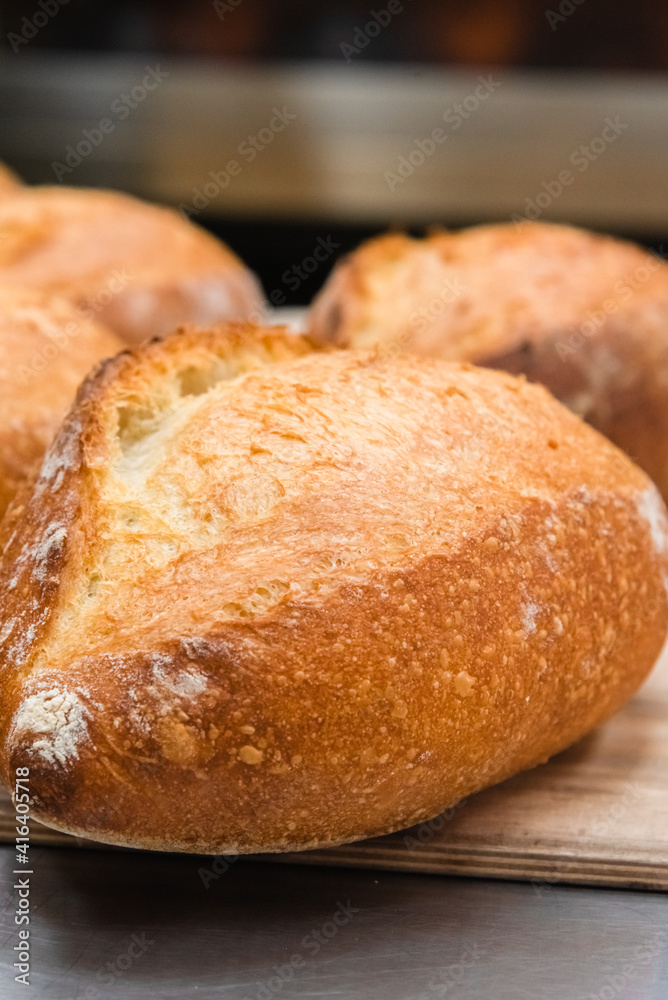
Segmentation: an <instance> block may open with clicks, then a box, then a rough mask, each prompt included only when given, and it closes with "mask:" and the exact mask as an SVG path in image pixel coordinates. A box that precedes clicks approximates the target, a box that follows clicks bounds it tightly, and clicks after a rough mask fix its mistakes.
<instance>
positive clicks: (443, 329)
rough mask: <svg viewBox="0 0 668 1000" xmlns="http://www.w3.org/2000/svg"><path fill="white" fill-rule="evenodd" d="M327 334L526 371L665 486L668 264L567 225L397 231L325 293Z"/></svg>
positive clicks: (321, 330) (317, 313)
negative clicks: (416, 234)
mask: <svg viewBox="0 0 668 1000" xmlns="http://www.w3.org/2000/svg"><path fill="white" fill-rule="evenodd" d="M310 325H311V330H312V334H313V336H314V337H315V338H316V339H318V340H319V341H322V342H326V343H334V344H338V345H339V346H346V347H370V346H379V347H381V348H383V349H390V350H408V351H415V352H417V353H419V354H423V355H426V356H433V357H440V358H447V359H449V360H460V361H472V362H474V363H475V364H480V365H485V366H488V367H492V368H504V369H506V370H507V371H511V372H515V373H519V372H522V373H524V374H526V375H527V377H528V378H529V379H531V380H532V381H536V382H542V383H543V384H544V385H546V386H547V387H548V388H549V389H550V390H551V391H552V392H553V393H554V394H555V395H556V396H557V397H558V398H559V399H560V400H561V401H562V402H564V403H565V404H566V405H567V406H568V407H569V408H570V409H572V410H573V411H574V412H576V413H578V414H579V415H580V416H582V417H583V418H584V419H586V420H587V421H588V422H589V423H591V424H593V426H595V427H596V428H597V429H598V430H600V431H602V433H604V434H605V435H606V436H607V437H609V438H610V439H611V440H612V441H614V442H615V444H617V445H619V446H620V447H621V448H623V449H624V450H625V451H626V452H627V453H628V454H629V455H630V456H631V457H632V458H633V459H634V460H635V461H636V462H638V464H639V465H641V467H642V468H644V469H645V471H646V472H648V473H649V475H650V476H651V477H652V479H654V481H655V482H656V483H657V485H658V486H659V488H660V490H661V491H662V493H663V495H664V497H667V498H668V265H666V264H665V263H663V262H662V261H661V260H660V259H659V258H658V257H657V256H655V255H652V254H650V253H648V252H647V251H645V250H642V249H641V248H640V247H637V246H634V245H633V244H631V243H625V242H622V241H620V240H614V239H611V238H609V237H603V236H598V235H595V234H593V233H588V232H585V231H583V230H578V229H572V228H570V227H567V226H557V225H548V224H542V223H525V224H523V225H521V226H519V227H518V226H514V225H493V226H480V227H476V228H473V229H468V230H464V231H463V232H459V233H450V232H436V233H434V234H432V235H431V236H429V237H427V238H426V239H422V240H418V239H411V238H410V237H408V236H402V235H398V234H392V235H389V236H384V237H380V238H379V239H375V240H371V241H369V242H368V243H366V244H365V245H363V246H362V247H360V248H359V249H358V250H357V251H356V252H355V253H353V254H351V255H350V256H349V257H347V258H345V259H344V260H343V261H342V262H341V263H340V264H339V265H338V266H337V267H336V269H335V271H334V273H333V275H332V277H331V278H330V280H329V282H328V283H327V285H326V286H325V288H324V289H323V291H322V292H321V294H320V296H319V297H318V298H317V299H316V302H315V303H314V306H313V310H312V314H311V321H310Z"/></svg>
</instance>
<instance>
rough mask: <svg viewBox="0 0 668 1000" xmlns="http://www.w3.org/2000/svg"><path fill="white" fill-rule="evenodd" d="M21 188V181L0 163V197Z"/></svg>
mask: <svg viewBox="0 0 668 1000" xmlns="http://www.w3.org/2000/svg"><path fill="white" fill-rule="evenodd" d="M20 187H21V181H20V180H19V178H18V177H17V176H16V174H15V173H14V171H13V170H10V169H9V167H6V166H5V164H4V163H0V197H2V196H3V195H5V194H8V193H10V192H12V191H16V190H17V189H18V188H20Z"/></svg>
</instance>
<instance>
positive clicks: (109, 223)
mask: <svg viewBox="0 0 668 1000" xmlns="http://www.w3.org/2000/svg"><path fill="white" fill-rule="evenodd" d="M0 231H2V233H3V236H4V238H3V240H2V243H0V282H1V283H3V284H10V285H12V286H14V287H27V288H38V289H42V290H44V291H48V292H52V293H55V294H59V295H62V296H64V297H66V298H69V299H70V300H71V301H72V302H74V303H75V304H76V305H78V306H80V307H82V308H85V309H88V310H93V312H94V313H95V314H96V316H97V318H98V319H99V320H100V321H101V322H102V323H104V324H105V325H107V326H108V327H110V328H111V329H112V330H114V331H115V332H116V333H117V334H118V335H119V336H120V337H122V338H123V339H124V340H125V341H127V342H128V343H130V344H137V343H141V342H143V341H145V340H147V339H149V338H151V337H159V336H165V335H166V334H168V333H171V332H172V331H173V330H174V329H176V327H177V326H179V325H180V324H182V323H186V322H191V323H198V324H201V325H207V324H211V323H216V322H220V321H221V320H245V319H249V318H251V317H255V318H256V319H259V318H260V317H261V316H262V315H263V312H264V299H263V295H262V292H261V289H260V286H259V284H258V282H257V279H256V278H255V276H254V275H253V274H252V273H251V272H250V271H249V270H248V269H247V268H246V267H245V266H244V265H243V264H242V263H241V261H240V260H239V259H238V258H237V257H236V256H235V255H234V254H233V253H232V252H231V251H230V250H229V249H228V248H227V247H226V246H225V245H224V244H223V243H221V242H220V241H219V240H217V239H215V238H214V237H213V236H211V235H210V234H209V233H207V232H205V231H204V230H203V229H200V228H199V227H198V226H196V225H194V224H193V223H191V222H189V221H188V220H186V219H184V218H183V217H182V216H181V215H179V213H178V212H175V211H173V210H172V209H167V208H161V207H158V206H156V205H150V204H148V203H146V202H142V201H139V200H138V199H135V198H132V197H130V196H128V195H125V194H120V193H118V192H114V191H99V190H95V191H93V190H85V189H81V188H65V187H58V188H56V187H33V188H20V189H18V191H17V192H16V193H15V194H14V195H13V196H12V197H11V198H7V199H3V201H2V204H0Z"/></svg>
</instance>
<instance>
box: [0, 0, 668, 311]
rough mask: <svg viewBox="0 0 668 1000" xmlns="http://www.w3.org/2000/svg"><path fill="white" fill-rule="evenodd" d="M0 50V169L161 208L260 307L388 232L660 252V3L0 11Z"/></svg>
mask: <svg viewBox="0 0 668 1000" xmlns="http://www.w3.org/2000/svg"><path fill="white" fill-rule="evenodd" d="M0 45H1V48H0V158H1V159H4V160H5V161H6V162H7V163H9V164H10V165H11V166H12V167H13V168H14V169H16V170H17V171H18V172H19V173H20V174H21V175H22V176H23V177H24V178H25V179H26V180H28V181H31V182H35V183H49V184H59V183H61V184H68V185H69V184H72V185H90V186H109V187H116V188H120V189H123V190H127V191H130V192H133V193H136V194H139V195H141V196H144V197H147V198H150V199H153V200H156V201H161V202H166V203H168V204H172V205H174V206H177V207H178V208H179V209H180V210H181V211H182V212H183V213H184V214H186V215H188V216H189V217H190V218H192V219H194V220H195V221H197V222H198V223H200V224H203V225H205V226H207V227H209V228H211V229H212V230H214V231H215V232H217V233H218V234H219V235H221V236H222V237H223V238H224V239H226V240H227V241H228V242H229V243H230V245H231V246H232V247H233V248H234V249H235V250H237V252H238V253H240V254H241V256H242V257H243V258H244V259H245V260H246V261H247V262H248V263H249V264H250V266H251V267H253V268H254V269H255V270H256V271H257V272H258V273H259V274H260V276H261V278H262V280H263V282H264V284H265V288H266V290H267V293H268V294H269V295H270V296H271V297H272V298H273V301H274V302H275V304H281V305H283V304H298V303H304V302H307V301H308V300H309V299H310V298H311V296H312V295H313V293H314V292H315V291H316V290H317V288H318V287H319V286H320V285H321V284H322V282H323V281H324V280H325V278H326V276H327V273H328V271H329V269H330V268H331V266H332V264H333V262H334V260H335V259H336V257H337V256H339V255H340V254H341V253H343V252H345V251H346V250H347V249H349V248H352V247H353V246H355V245H356V244H357V243H358V242H359V241H360V240H361V239H362V238H364V237H366V236H368V235H371V234H372V233H376V232H380V231H383V230H385V229H387V228H388V227H403V228H408V229H410V230H413V231H421V230H423V229H424V228H425V227H429V226H431V225H442V226H461V225H467V224H471V223H476V222H482V221H488V220H506V221H507V220H514V221H515V222H521V221H522V220H523V219H525V218H540V219H546V220H548V219H549V220H559V221H570V222H575V223H578V224H582V225H587V226H591V227H592V228H596V229H600V230H606V231H610V232H615V233H618V234H620V235H623V236H627V237H631V238H635V239H638V240H640V241H642V242H644V243H646V244H648V245H652V246H654V247H656V248H657V249H661V248H662V247H663V241H664V239H665V241H666V246H665V247H663V252H664V253H665V252H668V184H667V183H666V180H667V176H668V171H667V164H668V4H665V3H664V2H662V0H636V2H635V3H633V4H629V3H628V2H623V0H503V2H494V0H440V2H439V0H379V2H378V3H376V4H371V3H368V2H367V3H358V2H335V0H320V2H319V3H317V4H314V3H307V2H306V0H286V2H282V3H270V2H268V0H190V2H185V0H161V2H158V0H143V2H142V0H140V2H135V3H122V2H117V0H116V2H112V0H23V2H18V0H5V2H4V3H3V4H2V9H1V11H0ZM316 251H317V252H316Z"/></svg>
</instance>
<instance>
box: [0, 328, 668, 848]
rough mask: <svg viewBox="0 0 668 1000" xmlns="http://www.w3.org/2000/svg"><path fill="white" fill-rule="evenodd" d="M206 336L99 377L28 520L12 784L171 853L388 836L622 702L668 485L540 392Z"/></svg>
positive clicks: (636, 677) (7, 654)
mask: <svg viewBox="0 0 668 1000" xmlns="http://www.w3.org/2000/svg"><path fill="white" fill-rule="evenodd" d="M305 351H306V347H305V345H304V344H303V342H301V341H299V340H298V339H295V338H294V337H290V336H289V335H287V334H286V333H283V332H281V331H280V330H278V329H275V330H273V331H272V330H264V331H263V330H253V329H248V328H243V327H238V328H234V327H230V328H222V329H219V330H217V331H215V330H214V331H212V332H209V333H202V332H199V333H197V332H192V331H190V332H183V333H180V334H178V335H175V336H172V337H170V338H167V339H166V340H164V341H162V342H157V343H153V344H150V345H147V346H145V347H144V348H141V349H139V350H136V351H134V352H129V353H125V354H121V355H119V356H118V357H116V358H115V359H113V360H111V361H109V362H107V363H106V364H105V365H103V366H102V368H101V369H100V370H99V371H98V373H97V374H96V375H95V376H94V377H92V378H90V379H88V381H87V382H86V383H85V384H84V385H83V387H82V389H81V390H80V393H79V396H78V400H77V403H76V405H75V406H74V408H73V409H72V411H71V412H70V414H69V417H68V419H67V421H66V422H65V424H64V426H63V428H62V429H61V431H60V433H59V435H58V437H57V439H56V441H55V443H54V446H53V448H52V449H51V450H50V452H49V453H48V455H47V457H46V459H45V462H44V466H43V468H42V472H41V476H40V478H39V480H38V481H37V483H36V485H35V488H34V492H33V493H32V495H31V496H30V497H29V498H26V499H25V500H23V501H21V502H19V501H16V502H15V504H14V505H13V506H12V508H11V509H10V512H9V513H8V515H7V518H6V519H5V525H4V539H5V540H4V545H3V548H4V554H3V559H2V565H1V567H0V588H1V589H2V592H3V593H4V595H5V598H4V601H3V607H2V610H1V612H0V638H1V639H2V643H3V646H2V651H1V660H0V662H1V663H2V675H1V682H2V692H3V697H2V699H1V701H0V741H1V746H2V753H1V754H0V758H1V759H2V762H3V765H2V766H3V769H4V776H5V780H6V781H7V782H11V780H12V777H13V775H14V772H15V768H16V767H18V766H22V767H29V768H30V792H31V795H32V796H33V798H34V806H33V810H32V811H33V815H34V816H35V817H36V818H38V819H40V820H41V821H43V822H45V823H47V824H50V825H52V826H54V827H56V828H58V829H62V830H67V831H70V832H72V833H77V834H81V835H83V836H88V837H92V838H95V839H98V840H102V841H106V842H110V843H117V844H126V845H131V846H138V847H149V848H157V849H165V850H184V851H206V852H210V851H212V852H218V851H239V852H246V851H282V850H291V849H297V848H307V847H313V846H316V845H325V844H334V843H339V842H344V841H348V840H353V839H355V838H359V837H365V836H370V835H374V834H382V833H387V832H389V831H390V830H394V829H397V828H400V827H403V826H407V825H409V824H411V823H415V822H417V821H419V820H423V819H425V818H427V817H430V816H433V815H435V814H437V813H438V812H439V811H440V810H442V809H444V808H445V807H447V806H449V805H451V804H452V803H454V802H456V801H458V800H459V799H461V798H462V797H463V796H466V795H468V794H469V793H471V792H473V791H475V790H476V789H479V788H483V787H485V786H487V785H490V784H492V783H494V782H498V781H500V780H502V779H503V778H505V777H507V776H509V775H511V774H514V773H515V772H516V771H518V770H520V769H521V768H525V767H530V766H532V765H534V764H537V763H538V762H540V761H544V760H545V759H546V758H547V757H549V756H550V755H551V754H553V753H556V752H557V751H559V750H561V749H562V748H564V747H566V746H568V745H569V744H570V743H572V742H573V741H574V740H576V739H578V738H579V737H580V736H582V735H583V734H584V733H586V732H587V731H588V730H590V729H592V727H594V726H596V725H598V723H600V722H602V721H603V720H604V719H606V718H607V717H608V716H609V715H611V714H612V713H613V712H615V711H616V710H617V709H618V708H619V707H620V705H622V703H623V702H624V701H625V700H626V699H627V698H628V697H629V695H630V694H631V693H632V692H633V691H634V689H635V688H636V687H637V686H638V684H639V683H640V682H641V681H642V679H643V678H644V676H645V675H646V673H647V672H648V670H649V669H650V667H651V665H652V663H653V662H654V660H655V658H656V656H657V654H658V653H659V650H660V648H661V645H662V643H663V640H664V637H665V634H666V627H667V623H668V595H667V593H666V577H667V573H668V519H667V517H666V511H665V508H664V507H663V504H662V501H661V499H660V497H659V495H658V493H657V491H656V489H655V487H654V486H653V485H651V484H650V482H649V480H648V479H647V477H646V476H645V475H644V473H642V472H641V471H640V470H639V469H637V468H636V467H635V466H634V465H633V464H632V463H631V462H630V461H629V460H628V459H627V458H626V457H625V456H624V455H623V454H622V453H621V452H620V451H618V450H617V449H616V448H615V447H614V446H613V445H611V444H610V443H609V442H607V441H606V440H605V439H604V438H602V437H601V436H600V435H598V434H597V433H596V432H595V431H594V430H592V429H591V428H589V427H587V426H586V425H585V424H583V423H582V422H581V421H580V420H579V419H578V418H577V417H575V416H573V415H572V414H570V413H569V412H568V411H567V410H565V409H564V408H563V407H561V406H560V405H559V404H558V403H557V402H556V401H555V400H554V399H553V398H552V397H551V396H550V395H549V394H548V393H547V392H546V391H545V390H544V389H543V388H541V387H539V386H532V385H529V384H527V383H525V382H524V381H523V380H520V379H516V378H514V377H512V376H510V375H506V374H503V373H497V372H491V371H484V370H479V369H475V368H472V367H468V366H466V365H460V364H449V363H445V362H441V361H434V360H430V359H421V358H418V357H416V356H402V357H391V356H385V357H377V356H375V355H374V354H372V353H369V352H363V351H351V352H345V351H330V352H314V353H305Z"/></svg>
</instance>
